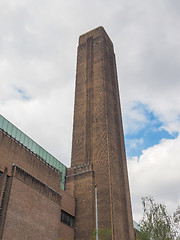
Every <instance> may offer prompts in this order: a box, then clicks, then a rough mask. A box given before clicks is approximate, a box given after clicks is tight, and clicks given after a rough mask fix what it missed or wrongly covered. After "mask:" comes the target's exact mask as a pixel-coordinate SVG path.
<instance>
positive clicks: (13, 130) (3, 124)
mask: <svg viewBox="0 0 180 240" xmlns="http://www.w3.org/2000/svg"><path fill="white" fill-rule="evenodd" d="M0 128H1V129H2V130H3V131H4V132H6V133H8V134H9V135H10V136H11V137H13V138H14V139H15V140H17V141H18V142H19V143H21V144H22V145H23V146H25V147H26V148H28V149H29V150H30V151H32V152H33V153H35V154H36V155H37V156H38V157H40V158H41V159H43V160H44V161H45V162H46V163H48V164H49V165H51V166H52V167H54V168H55V169H57V170H58V171H60V172H61V173H62V179H61V183H60V187H61V189H62V190H64V188H65V176H66V166H65V165H64V164H62V163H61V162H60V161H58V160H57V159H56V158H55V157H53V156H52V155H51V154H50V153H48V152H47V151H46V150H45V149H44V148H42V147H41V146H40V145H38V144H37V143H36V142H35V141H33V140H32V139H31V138H30V137H28V136H27V135H26V134H24V133H23V132H22V131H21V130H19V129H18V128H17V127H16V126H14V125H13V124H12V123H11V122H9V121H8V120H7V119H6V118H4V117H3V116H2V115H1V114H0Z"/></svg>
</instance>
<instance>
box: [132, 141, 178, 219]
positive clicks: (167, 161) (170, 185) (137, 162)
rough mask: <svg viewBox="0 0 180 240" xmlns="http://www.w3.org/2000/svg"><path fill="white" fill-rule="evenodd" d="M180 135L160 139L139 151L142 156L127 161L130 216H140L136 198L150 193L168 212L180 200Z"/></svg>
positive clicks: (138, 202) (138, 201) (138, 203)
mask: <svg viewBox="0 0 180 240" xmlns="http://www.w3.org/2000/svg"><path fill="white" fill-rule="evenodd" d="M179 145H180V136H178V137H177V138H176V139H163V140H162V141H161V142H160V144H158V145H155V146H153V147H150V148H148V149H146V150H143V153H142V155H141V156H140V157H139V159H138V158H137V157H134V158H132V159H131V160H129V161H128V164H129V176H130V183H131V194H132V195H131V196H132V199H133V202H134V205H133V206H134V209H133V210H134V211H133V212H134V217H135V219H137V220H139V218H140V214H139V212H140V209H141V205H140V199H141V197H143V196H153V197H154V198H155V200H156V201H159V202H161V203H163V204H165V205H166V206H167V208H168V210H169V212H170V213H172V212H173V211H175V208H176V206H177V205H178V204H179V202H180V195H179V191H178V188H179V187H178V186H179V185H180V175H179V169H180V161H179V156H180V148H179Z"/></svg>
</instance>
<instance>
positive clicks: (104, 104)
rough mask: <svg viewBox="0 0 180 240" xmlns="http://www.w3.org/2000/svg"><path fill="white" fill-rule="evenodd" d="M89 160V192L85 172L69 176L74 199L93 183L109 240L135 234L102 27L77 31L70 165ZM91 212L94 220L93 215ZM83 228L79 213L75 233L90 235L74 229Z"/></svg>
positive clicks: (111, 60) (109, 48) (111, 63)
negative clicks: (109, 233)
mask: <svg viewBox="0 0 180 240" xmlns="http://www.w3.org/2000/svg"><path fill="white" fill-rule="evenodd" d="M90 163H93V172H94V174H93V176H92V178H91V182H94V185H91V187H92V188H91V190H90V192H89V194H88V195H87V194H85V191H86V188H88V187H87V185H86V183H85V179H84V178H83V180H82V179H78V180H76V178H74V185H73V181H69V183H68V187H69V189H71V192H74V196H75V197H76V198H77V202H78V201H79V202H81V201H84V202H87V203H88V199H89V198H90V194H94V186H95V184H97V189H98V224H99V227H100V228H110V229H112V239H113V240H115V239H116V240H132V239H134V230H133V223H132V213H131V202H130V193H129V182H128V175H127V166H126V155H125V147H124V136H123V127H122V118H121V109H120V99H119V91H118V80H117V70H116V63H115V55H114V50H113V44H112V42H111V40H110V39H109V37H108V35H107V34H106V32H105V30H104V29H103V28H102V27H99V28H97V29H95V30H92V31H90V32H88V33H86V34H84V35H82V36H80V38H79V46H78V55H77V72H76V90H75V106H74V126H73V141H72V158H71V168H72V169H73V168H76V167H77V166H81V165H83V164H86V165H87V164H90ZM71 171H72V170H71ZM69 174H70V172H69V171H68V176H69ZM71 174H72V172H71ZM84 177H85V175H84ZM71 179H72V177H71ZM80 181H81V184H80V185H79V183H80ZM83 181H84V183H83ZM89 181H90V179H89ZM83 184H84V185H83ZM81 192H82V193H83V194H81ZM91 197H92V199H93V201H94V195H92V196H91ZM81 198H82V199H81ZM90 208H91V205H90ZM88 210H89V205H86V206H83V205H78V204H77V205H76V211H77V218H78V212H85V211H88ZM92 211H93V208H92ZM90 216H91V217H90ZM90 216H89V217H88V219H89V224H90V225H91V226H92V225H93V223H95V219H94V215H93V214H92V215H90ZM83 228H84V219H83V218H82V220H81V219H80V218H79V223H78V226H77V229H76V231H77V234H76V239H78V240H79V239H82V240H85V239H88V238H87V237H88V236H86V235H84V237H79V235H78V234H79V232H81V231H82V230H83Z"/></svg>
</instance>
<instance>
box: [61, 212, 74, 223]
mask: <svg viewBox="0 0 180 240" xmlns="http://www.w3.org/2000/svg"><path fill="white" fill-rule="evenodd" d="M61 222H63V223H65V224H66V225H68V226H70V227H74V217H73V216H72V215H70V214H69V213H67V212H65V211H63V210H61Z"/></svg>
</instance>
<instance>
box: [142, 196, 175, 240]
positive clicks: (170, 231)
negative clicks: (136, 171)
mask: <svg viewBox="0 0 180 240" xmlns="http://www.w3.org/2000/svg"><path fill="white" fill-rule="evenodd" d="M142 204H143V211H144V212H143V219H142V220H141V222H140V236H141V239H150V240H174V239H175V237H176V235H177V231H176V229H175V228H174V222H173V219H172V218H171V216H169V215H168V213H167V211H166V207H165V206H164V205H163V204H159V203H156V202H155V201H154V199H153V198H152V197H145V198H142Z"/></svg>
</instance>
